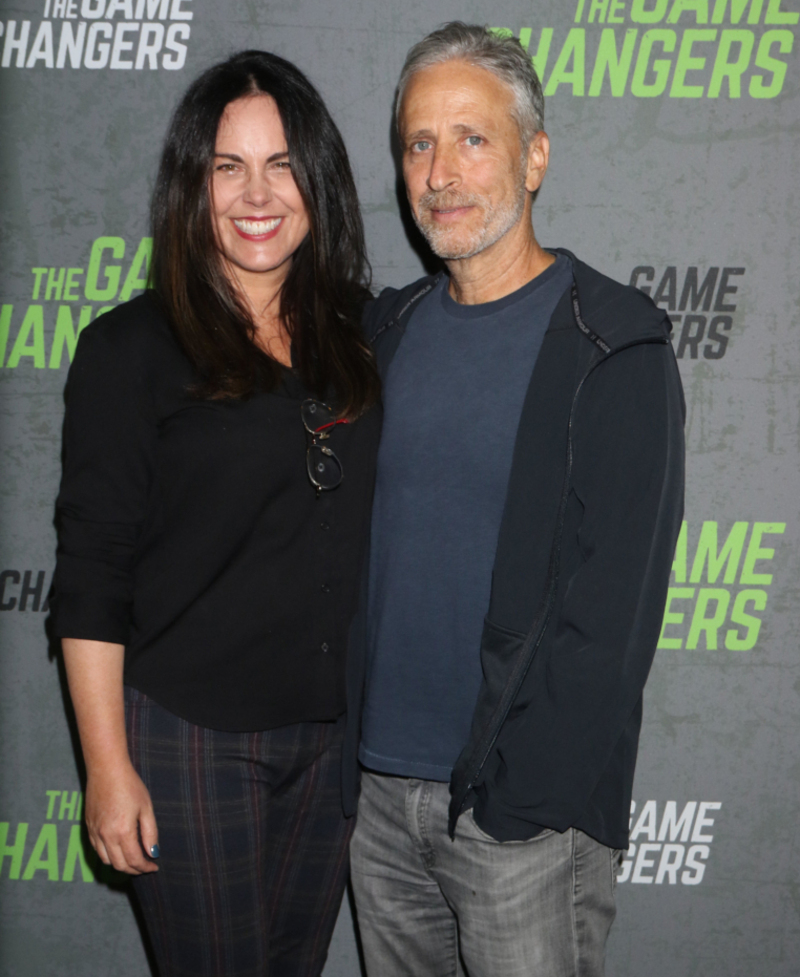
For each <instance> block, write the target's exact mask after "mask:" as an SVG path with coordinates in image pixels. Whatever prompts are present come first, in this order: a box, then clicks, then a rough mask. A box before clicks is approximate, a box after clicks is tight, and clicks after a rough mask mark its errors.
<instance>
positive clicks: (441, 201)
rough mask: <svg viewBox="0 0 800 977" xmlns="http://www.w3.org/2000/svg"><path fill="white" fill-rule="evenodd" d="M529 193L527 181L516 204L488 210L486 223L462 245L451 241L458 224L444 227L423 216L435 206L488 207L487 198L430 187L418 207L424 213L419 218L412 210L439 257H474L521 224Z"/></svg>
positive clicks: (417, 222) (448, 258)
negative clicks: (526, 196)
mask: <svg viewBox="0 0 800 977" xmlns="http://www.w3.org/2000/svg"><path fill="white" fill-rule="evenodd" d="M526 193H527V190H526V189H525V184H524V183H523V184H522V185H521V186H520V189H519V193H518V194H517V197H516V200H515V201H514V202H513V204H512V205H506V206H503V207H500V208H499V209H496V210H492V211H491V212H487V211H486V210H485V209H484V214H483V217H484V220H483V226H482V227H481V228H480V229H479V230H478V231H477V232H476V233H475V234H473V235H472V237H471V239H470V240H469V241H466V242H462V243H461V244H460V245H458V246H457V245H456V244H455V242H452V243H451V242H450V241H448V238H449V237H450V235H451V234H452V233H453V232H456V231H457V230H458V229H457V228H456V227H442V226H441V225H436V224H434V223H433V222H432V221H431V222H430V223H426V222H425V221H424V219H423V216H424V215H427V214H429V212H430V210H431V209H432V208H434V207H436V208H437V209H442V210H447V209H450V208H451V207H472V206H478V207H484V205H485V201H484V198H483V197H479V196H477V195H476V194H470V193H459V192H458V191H455V192H454V191H446V190H445V191H440V192H436V191H434V190H428V191H427V192H426V193H423V195H422V196H421V197H420V198H419V205H418V209H419V214H420V216H419V217H418V216H417V214H416V213H414V209H413V207H412V209H411V213H412V215H413V217H414V222H415V224H416V225H417V227H418V228H419V229H420V231H421V232H422V234H423V236H424V237H425V240H426V241H427V242H428V244H429V245H430V248H431V250H432V251H433V253H434V254H435V255H436V256H437V257H439V258H443V259H444V260H445V261H450V260H455V259H457V258H472V257H474V256H475V255H476V254H480V253H481V251H485V250H486V249H487V248H490V247H491V246H492V245H493V244H496V243H497V242H498V241H499V240H500V238H501V237H503V236H504V235H505V234H507V233H508V232H509V231H510V230H511V228H512V227H513V226H514V225H515V224H516V223H517V221H518V220H519V219H520V217H521V216H522V212H523V210H524V209H525V194H526Z"/></svg>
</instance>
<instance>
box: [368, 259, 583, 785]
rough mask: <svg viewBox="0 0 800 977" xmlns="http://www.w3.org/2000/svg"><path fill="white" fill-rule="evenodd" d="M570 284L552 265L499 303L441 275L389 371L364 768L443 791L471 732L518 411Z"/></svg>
mask: <svg viewBox="0 0 800 977" xmlns="http://www.w3.org/2000/svg"><path fill="white" fill-rule="evenodd" d="M571 282H572V268H571V265H570V263H569V261H568V259H567V258H565V257H564V256H563V255H559V256H558V258H557V259H556V261H555V263H554V264H552V265H550V267H549V268H547V269H546V270H545V271H544V272H543V273H542V274H540V275H538V276H537V277H536V278H534V279H533V280H532V281H530V282H528V284H527V285H524V286H523V287H522V288H521V289H519V290H518V291H516V292H513V293H512V294H511V295H507V296H505V297H504V298H502V299H498V301H496V302H487V303H485V304H482V305H459V304H458V303H457V302H455V301H454V300H453V299H452V298H451V297H450V295H449V294H448V291H447V286H448V281H447V279H446V278H443V280H442V281H441V282H439V283H438V284H437V286H436V287H435V288H434V290H433V291H432V292H431V293H430V294H429V295H427V296H425V298H424V299H422V300H421V301H420V304H419V306H418V307H417V309H416V310H415V312H414V314H413V315H412V317H411V319H410V321H409V323H408V326H407V329H406V334H405V336H404V337H403V340H402V342H401V343H400V346H399V348H398V351H397V353H396V355H395V358H394V360H393V362H392V366H391V369H390V371H389V376H388V377H387V379H386V381H385V384H384V390H383V399H384V408H385V415H384V416H385V420H384V425H383V435H382V438H381V446H380V451H379V455H378V477H377V483H376V487H375V505H374V509H373V515H372V548H371V552H370V567H369V603H368V611H367V622H368V623H367V627H368V666H367V686H366V700H365V710H364V718H363V727H362V728H363V732H362V745H361V749H360V753H359V756H360V759H361V762H362V763H363V764H364V765H365V766H366V767H368V768H370V769H371V770H377V771H381V772H384V773H392V774H397V775H400V776H406V777H420V778H422V779H425V780H439V781H447V780H449V779H450V772H451V770H452V768H453V764H454V763H455V761H456V759H457V758H458V755H459V753H460V752H461V750H462V748H463V746H464V744H465V742H466V740H467V736H468V734H469V729H470V724H471V720H472V714H473V711H474V709H475V701H476V698H477V695H478V689H479V686H480V682H481V665H480V639H481V631H482V629H483V619H484V616H485V614H486V611H487V608H488V606H489V593H490V587H491V578H492V567H493V565H494V555H495V550H496V548H497V538H498V534H499V531H500V521H501V518H502V514H503V507H504V504H505V498H506V489H507V486H508V477H509V473H510V470H511V458H512V454H513V450H514V441H515V438H516V433H517V427H518V425H519V418H520V414H521V412H522V404H523V401H524V399H525V394H526V391H527V388H528V384H529V382H530V377H531V373H532V371H533V367H534V364H535V363H536V358H537V356H538V353H539V349H540V347H541V344H542V340H543V338H544V334H545V331H546V330H547V326H548V323H549V322H550V317H551V316H552V314H553V311H554V309H555V307H556V304H557V303H558V300H559V299H560V298H561V295H562V294H563V292H564V290H565V289H566V288H567V287H568V286H569V285H570V284H571Z"/></svg>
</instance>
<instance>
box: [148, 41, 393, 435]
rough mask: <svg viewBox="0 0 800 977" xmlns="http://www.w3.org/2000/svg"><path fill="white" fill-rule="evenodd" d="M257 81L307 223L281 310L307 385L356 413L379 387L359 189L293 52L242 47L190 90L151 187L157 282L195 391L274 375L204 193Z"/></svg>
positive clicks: (233, 390)
mask: <svg viewBox="0 0 800 977" xmlns="http://www.w3.org/2000/svg"><path fill="white" fill-rule="evenodd" d="M262 92H263V93H265V94H267V95H270V96H271V97H272V98H273V99H274V100H275V103H276V105H277V107H278V111H279V113H280V117H281V120H282V122H283V128H284V132H285V134H286V142H287V144H288V148H289V162H290V164H291V167H292V172H293V175H294V179H295V182H296V183H297V187H298V189H299V191H300V194H301V196H302V198H303V201H304V203H305V206H306V210H307V212H308V218H309V224H310V231H309V234H308V235H307V236H306V238H305V240H304V241H303V242H302V244H301V245H300V247H299V248H298V250H297V251H296V252H295V255H294V259H293V261H292V264H291V268H290V270H289V273H288V275H287V277H286V280H285V282H284V284H283V287H282V289H281V294H280V316H281V319H282V321H283V323H284V325H285V327H286V328H287V330H288V332H289V334H290V336H291V339H292V344H293V351H294V356H295V359H296V365H297V368H298V370H299V374H300V378H301V380H302V381H303V383H304V384H305V386H306V388H307V389H308V390H309V391H311V392H312V393H314V394H315V395H316V396H318V397H331V398H332V399H333V400H334V402H335V404H336V406H337V409H338V411H339V412H340V413H341V414H342V415H344V416H348V417H355V416H358V414H359V413H361V412H362V411H363V410H365V409H366V408H367V407H369V406H370V404H372V403H373V402H374V401H375V400H377V398H378V392H379V380H378V374H377V371H376V368H375V364H374V361H373V358H372V355H371V352H370V349H369V347H368V345H367V343H366V342H365V341H364V339H363V338H362V334H361V329H360V317H361V311H362V308H363V305H364V302H365V301H366V300H367V299H368V298H369V292H368V290H367V285H368V280H369V279H368V271H369V265H368V262H367V259H366V252H365V247H364V231H363V227H362V224H361V213H360V210H359V204H358V196H357V194H356V188H355V183H354V181H353V175H352V172H351V170H350V162H349V160H348V158H347V151H346V149H345V147H344V143H343V141H342V137H341V135H340V134H339V130H338V129H337V128H336V125H335V123H334V121H333V119H331V117H330V115H329V113H328V110H327V109H326V107H325V104H324V102H323V101H322V99H321V97H320V95H319V93H318V92H317V90H316V89H315V88H314V86H313V85H312V84H311V83H310V82H309V81H308V79H307V78H306V77H305V75H303V74H302V72H300V71H298V69H297V68H295V66H294V65H293V64H291V63H290V62H288V61H285V60H284V59H283V58H279V57H278V56H277V55H274V54H268V53H266V52H264V51H243V52H241V53H240V54H237V55H234V57H232V58H230V59H229V60H228V61H225V62H223V63H222V64H218V65H215V66H214V67H213V68H210V69H209V70H208V71H206V72H204V73H203V74H202V75H201V76H200V77H199V78H198V79H197V80H196V81H195V82H194V83H193V84H192V86H191V87H190V88H189V90H188V91H187V93H186V95H185V96H184V97H183V100H182V101H181V103H180V105H179V106H178V108H177V110H176V112H175V115H174V117H173V119H172V123H171V125H170V128H169V132H168V134H167V139H166V143H165V146H164V152H163V154H162V157H161V165H160V167H159V172H158V179H157V182H156V187H155V192H154V194H153V203H152V211H151V219H152V227H153V259H152V264H151V270H150V285H151V287H152V288H154V289H155V291H156V293H157V294H158V296H159V298H160V300H161V302H162V303H163V306H164V308H165V310H166V312H167V315H168V317H169V319H170V321H171V323H172V326H173V328H174V330H175V332H176V334H177V336H178V339H179V341H180V343H181V345H182V346H183V349H184V350H185V352H186V354H187V356H188V357H189V359H190V360H191V361H192V363H193V364H194V366H195V368H196V370H197V373H198V376H199V380H198V383H197V384H196V386H195V388H194V393H195V394H196V395H197V396H200V397H203V398H209V399H216V400H219V399H242V398H246V397H248V396H250V395H251V394H253V393H255V392H256V391H257V390H264V389H267V390H269V389H272V388H274V386H275V385H276V384H277V383H278V382H279V379H280V367H279V365H278V363H277V362H276V361H275V360H273V359H272V358H271V357H269V356H268V355H267V354H266V353H264V352H263V351H262V350H261V349H260V348H259V347H258V346H257V345H256V343H255V332H256V328H255V324H254V322H253V319H252V317H251V315H250V313H249V311H248V310H247V309H246V307H245V305H244V303H243V300H242V298H241V297H240V296H239V295H238V293H237V291H236V288H235V287H234V286H233V285H232V284H231V282H230V281H229V280H228V278H227V276H226V275H225V272H224V270H223V263H222V259H221V255H220V252H219V249H218V247H217V243H216V239H215V235H214V225H213V216H212V206H211V200H210V194H209V181H210V177H211V173H212V166H213V162H214V150H215V146H216V139H217V129H218V128H219V123H220V119H221V118H222V115H223V113H224V111H225V108H226V106H227V105H229V104H230V103H231V102H233V101H236V99H239V98H243V97H247V96H249V95H257V94H259V93H262Z"/></svg>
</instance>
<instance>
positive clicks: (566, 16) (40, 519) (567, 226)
mask: <svg viewBox="0 0 800 977" xmlns="http://www.w3.org/2000/svg"><path fill="white" fill-rule="evenodd" d="M453 18H460V19H464V20H468V21H478V22H482V23H483V22H487V21H488V23H489V24H490V26H493V27H497V28H498V29H506V30H509V31H512V32H513V33H514V34H515V35H517V36H519V37H520V39H521V41H522V43H523V44H524V45H525V46H526V47H527V49H528V51H529V52H530V55H531V57H532V58H533V60H534V63H535V64H536V66H537V68H538V70H539V73H540V75H541V76H542V78H543V81H544V86H545V94H546V97H547V130H548V132H549V134H550V137H551V140H552V162H551V171H550V173H549V174H548V177H547V179H546V181H545V184H544V188H543V189H542V191H541V194H540V197H539V200H538V201H537V204H536V207H535V209H534V223H535V227H536V230H537V234H538V237H539V239H540V241H542V243H544V244H545V245H551V246H555V245H563V246H565V247H568V248H570V249H571V250H573V251H575V252H576V253H577V254H578V255H580V256H581V257H582V258H583V259H584V260H586V261H588V262H590V263H591V264H594V265H595V266H596V267H598V268H600V269H601V270H602V271H604V272H606V273H607V274H610V275H612V276H614V277H616V278H617V279H619V280H620V281H624V282H630V283H632V284H634V285H636V286H637V287H638V288H640V289H642V290H643V291H645V292H647V293H648V294H650V295H651V296H652V297H653V299H654V301H655V302H656V303H658V304H659V305H661V306H663V307H664V308H666V309H668V310H669V312H670V315H671V316H672V319H673V322H674V324H675V334H674V344H675V351H676V353H677V356H678V361H679V363H680V369H681V373H682V376H683V380H684V384H685V388H686V395H687V401H688V419H687V436H688V438H687V440H688V449H689V457H688V495H687V508H686V523H685V526H684V532H683V533H682V535H681V538H680V542H679V544H678V550H677V553H676V555H675V563H674V569H673V580H672V585H671V589H670V596H669V603H668V606H667V611H666V614H665V618H664V628H663V632H662V636H661V641H660V650H659V653H658V655H657V657H656V664H655V668H654V672H653V675H652V677H651V679H650V683H649V686H648V691H647V695H646V714H645V725H644V730H643V738H642V749H641V754H640V760H639V767H638V773H637V779H636V785H635V791H634V797H635V801H634V806H633V808H632V811H631V827H632V834H631V848H630V851H629V853H628V857H627V860H626V861H625V863H624V869H623V873H622V876H621V878H620V886H619V910H620V911H619V915H618V920H617V923H616V926H615V928H614V931H613V934H612V939H611V944H610V949H609V972H610V974H611V975H612V977H639V975H641V974H644V973H647V974H648V975H653V977H690V975H700V974H702V975H703V977H794V975H796V974H797V973H798V971H800V871H799V867H800V851H799V850H798V847H799V841H798V839H800V834H799V833H798V814H797V812H798V808H799V807H800V804H799V803H798V802H799V800H800V798H799V797H798V794H799V793H800V791H798V786H800V742H799V741H798V728H799V717H800V669H798V653H797V638H798V625H799V624H800V617H799V616H798V609H797V599H798V586H797V581H798V575H799V572H800V565H799V564H800V560H798V554H799V553H800V546H799V545H798V530H800V479H798V461H799V460H800V420H799V418H798V393H800V356H798V342H797V323H798V318H799V317H800V312H799V311H798V288H797V261H798V247H797V243H798V242H797V226H798V220H800V208H799V207H798V204H799V203H800V200H799V199H798V190H797V183H796V178H793V173H796V166H797V162H796V161H797V158H798V150H800V145H799V142H800V140H798V134H799V133H800V98H799V97H798V87H799V86H800V59H798V47H799V46H800V45H798V35H800V23H799V22H800V5H799V4H798V0H540V2H539V3H536V4H534V3H532V0H494V2H492V3H480V2H475V0H462V2H456V0H424V2H423V0H405V2H404V3H402V4H401V3H397V2H396V0H276V2H272V0H227V2H225V0H16V2H14V0H2V3H0V92H2V95H1V96H0V97H1V98H2V121H1V122H0V154H2V180H3V182H2V194H3V196H2V202H3V205H2V208H1V209H0V225H1V226H2V232H3V233H2V244H1V245H0V247H1V250H0V424H1V425H2V481H0V519H2V537H1V538H0V626H2V651H1V655H2V657H1V658H0V663H1V667H2V684H1V685H0V702H2V720H1V721H0V722H1V725H0V781H1V783H2V795H1V798H2V799H1V800H0V899H1V900H2V915H1V916H0V919H1V923H0V925H1V926H2V935H0V973H2V974H3V975H14V977H27V975H36V977H41V975H65V977H79V975H80V977H94V975H108V974H114V975H118V977H129V975H130V977H133V975H145V974H147V973H148V969H147V968H148V964H147V958H146V953H145V950H144V949H143V946H142V941H141V938H140V935H139V930H138V926H137V922H136V918H135V915H134V912H133V910H132V908H131V904H130V902H129V899H128V895H127V890H126V888H125V886H124V883H123V881H122V880H121V879H120V878H119V877H116V876H110V875H108V874H107V873H104V872H102V871H100V867H99V866H98V864H97V863H96V861H95V860H94V859H92V858H91V857H90V854H89V852H88V850H87V848H86V847H85V845H84V840H83V835H82V827H81V809H82V794H81V773H80V766H79V762H78V761H77V760H76V754H75V746H76V744H75V740H74V735H73V733H72V732H71V727H70V724H69V722H68V719H67V714H68V710H67V707H66V706H65V699H64V683H63V675H62V673H61V669H60V665H59V662H58V658H57V657H56V656H55V655H54V652H53V649H52V647H51V646H50V644H49V641H48V636H47V627H46V621H47V594H48V589H49V587H50V580H51V575H52V569H53V562H54V532H53V526H52V521H53V500H54V497H55V494H56V490H57V485H58V479H59V452H60V426H61V416H62V409H63V401H62V392H63V387H64V380H65V377H66V373H67V369H68V367H69V363H70V358H71V356H72V353H73V350H74V348H75V342H76V338H77V335H78V333H79V332H80V330H81V329H82V328H83V327H84V326H85V325H86V324H87V323H89V322H91V321H92V320H93V319H94V318H95V317H96V316H98V315H99V314H100V313H101V312H103V311H104V310H106V309H108V308H111V307H113V306H114V305H116V304H117V303H119V302H124V301H126V300H127V299H129V298H130V297H131V296H132V295H135V294H137V293H138V291H139V290H140V289H141V288H142V287H143V285H144V281H145V276H146V272H147V265H148V260H149V243H150V242H149V239H148V237H147V235H148V226H147V207H148V197H149V194H150V189H151V186H152V183H153V177H154V172H155V167H156V161H157V157H158V154H159V149H160V144H161V140H162V137H163V133H164V130H165V125H166V121H167V118H168V116H169V113H170V111H171V109H172V107H173V106H174V104H175V102H176V100H177V98H178V96H179V94H180V93H181V92H182V91H183V90H184V89H185V88H186V86H187V85H188V83H189V81H190V80H191V79H192V78H193V77H194V76H195V75H196V74H197V73H198V72H199V71H201V70H202V69H203V68H205V67H207V66H208V65H210V64H211V63H213V62H214V61H216V60H219V59H221V58H223V57H225V56H227V55H228V54H230V53H232V52H233V51H235V50H238V49H241V48H245V47H262V48H266V49H269V50H272V51H275V52H277V53H279V54H281V55H283V56H284V57H287V58H289V59H291V60H292V61H295V62H296V63H297V64H298V65H299V66H300V67H301V68H302V69H303V70H304V71H306V72H307V73H308V75H309V76H310V77H311V79H312V80H313V81H314V82H315V83H316V84H317V86H318V87H319V88H320V90H321V91H322V93H323V94H324V96H325V98H326V100H327V102H328V104H329V106H330V108H331V110H332V113H333V115H334V117H335V119H336V120H337V122H338V124H339V126H340V127H341V129H342V131H343V134H344V136H345V140H346V142H347V145H348V147H349V150H350V154H351V158H352V160H353V164H354V168H355V172H356V175H357V181H358V187H359V191H360V194H361V200H362V204H363V209H364V218H365V222H366V228H367V235H368V242H369V248H370V255H371V259H372V263H373V267H374V278H375V283H376V285H379V286H380V285H384V284H392V285H400V284H402V283H405V282H406V281H409V280H411V279H412V278H414V277H416V276H418V274H419V273H420V268H421V261H420V258H419V256H418V255H417V253H416V252H415V250H414V249H413V247H412V246H411V244H410V243H409V240H408V238H407V236H406V233H405V231H404V224H403V221H402V219H401V216H400V209H399V205H398V197H397V192H398V191H397V174H396V170H395V167H394V165H393V162H392V156H391V151H390V109H391V103H392V95H393V89H394V83H395V81H396V78H397V74H398V71H399V69H400V66H401V64H402V62H403V58H404V55H405V52H406V50H407V49H408V47H409V46H410V45H411V44H412V43H413V42H415V41H416V40H418V39H419V38H420V37H421V36H422V35H423V34H425V33H427V32H428V31H429V30H431V29H433V28H434V27H435V26H436V25H437V24H439V23H440V22H442V21H445V20H449V19H453ZM176 572H179V568H176ZM325 973H326V977H357V975H358V973H359V970H358V956H357V951H356V943H355V939H354V936H353V924H352V918H351V915H350V911H349V907H348V905H347V904H346V903H345V906H344V907H343V910H342V915H341V917H340V920H339V925H338V927H337V931H336V935H335V939H334V943H333V946H332V949H331V955H330V958H329V962H328V965H327V968H326V971H325Z"/></svg>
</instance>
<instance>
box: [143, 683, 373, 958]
mask: <svg viewBox="0 0 800 977" xmlns="http://www.w3.org/2000/svg"><path fill="white" fill-rule="evenodd" d="M125 713H126V726H127V733H128V749H129V751H130V755H131V759H132V761H133V765H134V767H135V768H136V770H137V771H138V773H139V775H140V776H141V777H142V779H143V781H144V783H145V784H146V785H147V788H148V790H149V791H150V796H151V797H152V800H153V806H154V809H155V815H156V822H157V824H158V834H159V838H158V841H159V848H160V850H161V857H160V858H159V863H158V864H159V871H158V872H154V873H152V874H149V875H142V876H137V877H135V878H134V880H133V886H134V889H135V891H136V895H137V898H138V900H139V903H140V905H141V907H142V911H143V914H144V917H145V920H146V923H147V930H148V934H149V936H150V939H151V941H152V945H153V950H154V953H155V956H156V960H157V962H158V968H159V972H160V977H318V975H319V974H320V973H321V971H322V968H323V966H324V963H325V957H326V955H327V950H328V944H329V942H330V938H331V934H332V933H333V927H334V924H335V922H336V917H337V914H338V910H339V906H340V904H341V900H342V893H343V892H344V887H345V884H346V881H347V866H348V856H347V847H348V843H349V841H350V835H351V833H352V830H353V824H354V820H355V819H354V818H349V819H345V817H344V816H343V814H342V807H341V798H340V785H339V778H340V763H341V741H342V734H343V730H344V723H343V721H339V722H319V723H313V722H312V723H296V724H293V725H291V726H283V727H280V728H278V729H272V730H266V731H264V732H255V733H249V732H248V733H226V732H220V731H218V730H211V729H205V728H204V727H201V726H195V725H193V724H192V723H188V722H186V721H185V720H183V719H179V718H178V717H177V716H173V715H172V714H171V713H169V712H167V711H166V710H165V709H163V708H161V706H159V705H157V704H156V703H155V702H153V700H152V699H149V698H148V697H147V696H145V695H143V694H142V693H141V692H137V691H136V690H134V689H132V688H130V687H126V689H125Z"/></svg>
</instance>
